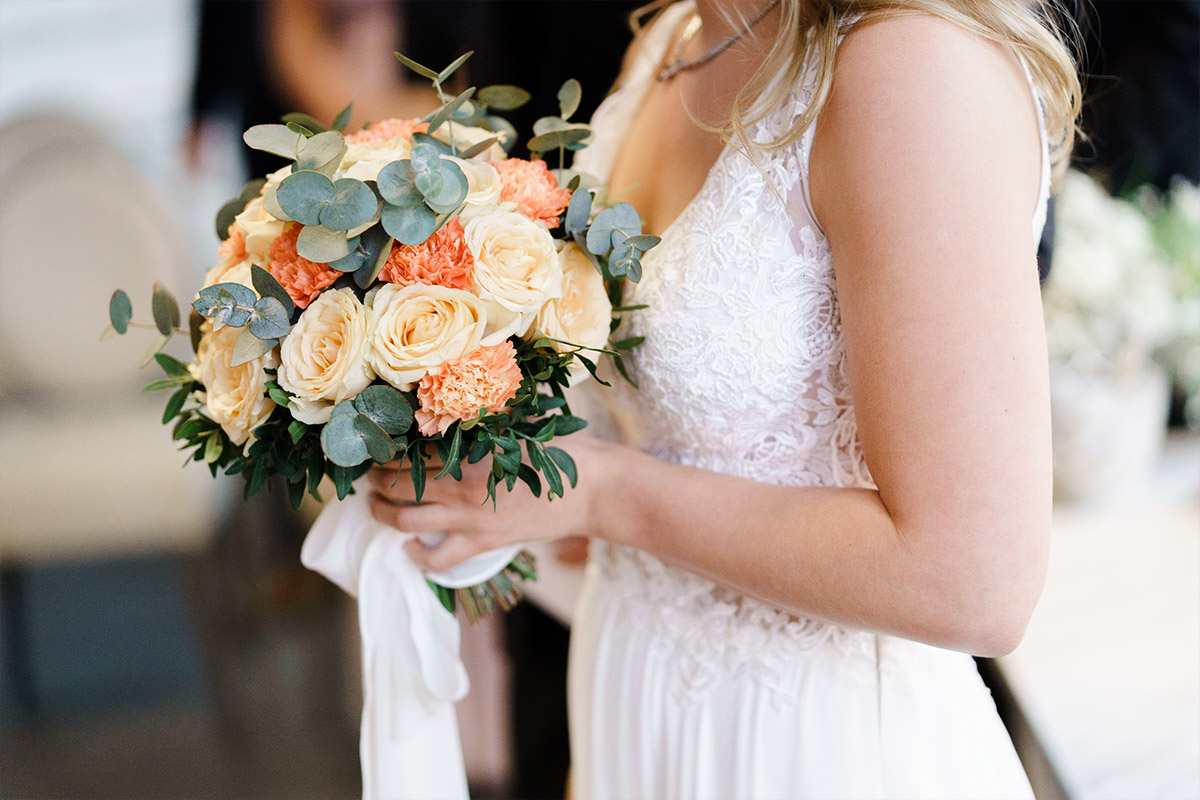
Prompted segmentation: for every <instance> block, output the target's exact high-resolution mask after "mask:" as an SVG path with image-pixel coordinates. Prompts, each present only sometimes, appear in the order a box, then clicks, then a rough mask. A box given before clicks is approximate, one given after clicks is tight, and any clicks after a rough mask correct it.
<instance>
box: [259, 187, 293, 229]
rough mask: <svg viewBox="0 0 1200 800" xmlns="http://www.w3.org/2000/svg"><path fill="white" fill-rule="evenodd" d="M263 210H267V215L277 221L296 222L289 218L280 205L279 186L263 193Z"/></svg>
mask: <svg viewBox="0 0 1200 800" xmlns="http://www.w3.org/2000/svg"><path fill="white" fill-rule="evenodd" d="M263 208H265V209H266V210H267V213H268V214H270V215H271V216H272V217H274V218H275V219H278V220H282V221H283V222H294V220H293V219H292V218H291V217H289V216H288V213H287V212H286V211H284V210H283V206H281V205H279V186H278V185H275V186H272V187H271V188H270V189H267V191H265V192H263Z"/></svg>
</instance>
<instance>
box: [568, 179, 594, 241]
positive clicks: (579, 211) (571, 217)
mask: <svg viewBox="0 0 1200 800" xmlns="http://www.w3.org/2000/svg"><path fill="white" fill-rule="evenodd" d="M591 213H592V193H591V192H589V191H588V190H587V189H576V190H575V192H574V193H573V194H572V195H571V202H570V203H568V204H567V218H566V222H565V226H566V229H567V233H569V234H571V235H572V236H574V235H575V234H576V233H579V232H580V231H582V230H584V229H585V228H586V227H587V226H588V218H589V216H590V215H591Z"/></svg>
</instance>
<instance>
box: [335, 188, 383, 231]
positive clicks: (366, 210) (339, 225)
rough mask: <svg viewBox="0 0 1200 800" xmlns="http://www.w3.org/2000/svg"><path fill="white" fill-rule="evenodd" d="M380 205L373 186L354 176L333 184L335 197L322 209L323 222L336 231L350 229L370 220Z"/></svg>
mask: <svg viewBox="0 0 1200 800" xmlns="http://www.w3.org/2000/svg"><path fill="white" fill-rule="evenodd" d="M378 207H379V200H378V199H376V197H375V193H374V192H372V191H371V187H369V186H367V185H366V184H365V183H363V182H362V181H359V180H355V179H354V178H342V179H341V180H339V181H337V182H335V183H334V184H333V198H332V199H331V200H330V202H329V205H328V206H326V207H325V209H324V210H322V211H321V224H322V225H324V226H325V227H326V228H330V229H331V230H335V231H348V230H350V229H351V228H357V227H358V226H359V225H362V224H363V223H364V222H370V221H371V218H372V217H374V216H375V211H376V210H377V209H378Z"/></svg>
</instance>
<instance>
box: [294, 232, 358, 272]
mask: <svg viewBox="0 0 1200 800" xmlns="http://www.w3.org/2000/svg"><path fill="white" fill-rule="evenodd" d="M356 246H357V242H355V243H354V244H351V243H350V242H348V241H347V240H346V233H345V231H332V230H330V229H329V228H325V227H322V226H321V225H306V226H304V228H302V229H301V230H300V235H299V236H297V237H296V252H297V253H299V254H300V255H301V256H303V257H304V258H307V259H308V260H309V261H315V262H317V263H318V264H328V263H329V262H331V261H337V260H338V259H339V258H344V257H346V256H347V255H349V254H350V251H351V250H353V249H354V248H355V247H356Z"/></svg>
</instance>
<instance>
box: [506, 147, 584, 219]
mask: <svg viewBox="0 0 1200 800" xmlns="http://www.w3.org/2000/svg"><path fill="white" fill-rule="evenodd" d="M493 166H495V167H496V169H497V171H499V173H500V181H501V188H500V200H501V201H511V202H514V203H516V204H517V210H518V211H520V212H521V213H522V214H524V215H525V216H527V217H529V218H530V219H534V220H538V221H539V222H543V223H545V225H546V227H547V228H555V227H558V218H559V216H561V215H562V212H563V209H564V208H566V207H567V203H569V202H570V201H571V193H570V192H568V191H567V190H566V189H564V188H562V187H561V186H559V185H558V181H557V180H555V179H554V175H552V174H551V173H550V170H548V169H546V162H545V161H526V160H525V159H523V158H509V159H507V160H505V161H500V162H497V163H496V164H494V165H493Z"/></svg>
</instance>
